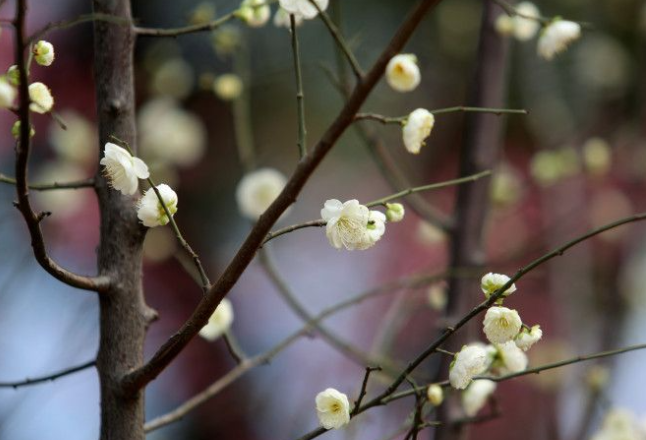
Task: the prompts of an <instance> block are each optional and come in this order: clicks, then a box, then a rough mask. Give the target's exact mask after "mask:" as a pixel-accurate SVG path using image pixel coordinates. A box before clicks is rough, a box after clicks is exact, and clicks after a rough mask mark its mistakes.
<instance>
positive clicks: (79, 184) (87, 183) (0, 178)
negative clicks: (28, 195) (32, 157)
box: [0, 173, 94, 191]
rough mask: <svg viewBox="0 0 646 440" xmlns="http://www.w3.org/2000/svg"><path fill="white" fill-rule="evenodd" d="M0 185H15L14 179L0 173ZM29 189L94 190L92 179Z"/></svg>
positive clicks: (38, 184) (36, 185)
mask: <svg viewBox="0 0 646 440" xmlns="http://www.w3.org/2000/svg"><path fill="white" fill-rule="evenodd" d="M0 183H6V184H8V185H15V184H16V179H14V178H11V177H9V176H5V175H4V174H2V173H0ZM28 188H29V189H31V190H34V191H51V190H56V189H81V188H94V179H91V178H90V179H85V180H77V181H75V182H53V183H31V184H29V186H28Z"/></svg>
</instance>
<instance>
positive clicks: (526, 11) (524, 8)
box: [514, 2, 541, 41]
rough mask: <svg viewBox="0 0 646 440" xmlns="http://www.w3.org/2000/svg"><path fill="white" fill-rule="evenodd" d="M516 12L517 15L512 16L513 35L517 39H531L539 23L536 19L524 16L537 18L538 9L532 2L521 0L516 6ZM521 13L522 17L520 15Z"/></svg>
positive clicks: (538, 15)
mask: <svg viewBox="0 0 646 440" xmlns="http://www.w3.org/2000/svg"><path fill="white" fill-rule="evenodd" d="M516 13H517V14H518V15H516V16H515V17H514V37H516V39H517V40H519V41H527V40H531V39H532V38H534V35H536V32H538V29H539V28H540V27H541V24H540V22H539V21H538V20H532V19H531V18H525V17H534V18H536V19H539V18H540V17H541V13H540V11H539V10H538V8H537V7H536V5H535V4H534V3H531V2H521V3H518V5H517V6H516ZM521 15H523V16H524V17H521Z"/></svg>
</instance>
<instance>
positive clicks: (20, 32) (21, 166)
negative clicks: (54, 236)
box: [15, 0, 110, 293]
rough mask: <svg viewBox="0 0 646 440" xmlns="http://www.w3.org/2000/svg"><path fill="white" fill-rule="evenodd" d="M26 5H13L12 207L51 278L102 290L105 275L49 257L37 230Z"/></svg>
mask: <svg viewBox="0 0 646 440" xmlns="http://www.w3.org/2000/svg"><path fill="white" fill-rule="evenodd" d="M26 12H27V4H26V1H25V0H18V2H17V4H16V19H15V28H16V32H15V34H16V39H15V63H16V65H17V66H18V75H19V79H20V84H19V85H18V91H19V107H18V114H19V120H20V132H19V139H18V142H17V143H16V164H15V175H16V180H15V185H16V193H17V199H18V201H17V202H16V207H17V208H18V210H19V211H20V213H21V214H22V216H23V218H24V219H25V223H26V224H27V228H28V229H29V235H30V236H31V246H32V248H33V251H34V257H35V258H36V261H37V262H38V263H39V264H40V265H41V266H42V267H43V269H45V270H46V271H47V272H48V273H49V274H50V275H52V276H53V277H54V278H56V279H58V280H59V281H62V282H63V283H65V284H67V285H69V286H73V287H77V288H79V289H84V290H90V291H95V292H98V293H105V292H107V291H108V289H109V287H110V279H109V278H108V277H107V276H96V277H88V276H82V275H78V274H75V273H72V272H70V271H68V270H66V269H64V268H62V267H61V266H59V265H58V264H57V263H56V262H55V261H54V260H52V259H51V258H50V256H49V255H48V253H47V249H46V247H45V241H44V238H43V233H42V231H41V229H40V221H41V220H42V217H41V216H40V215H39V214H37V213H35V212H34V211H33V209H32V207H31V202H30V200H29V183H28V180H29V179H28V172H27V165H28V162H29V153H30V146H31V133H30V131H31V122H30V114H29V104H30V98H29V90H28V86H29V82H28V81H29V78H28V72H27V67H26V64H25V51H26V49H28V48H29V43H28V41H27V40H26V38H25V17H26ZM28 52H29V53H31V51H28Z"/></svg>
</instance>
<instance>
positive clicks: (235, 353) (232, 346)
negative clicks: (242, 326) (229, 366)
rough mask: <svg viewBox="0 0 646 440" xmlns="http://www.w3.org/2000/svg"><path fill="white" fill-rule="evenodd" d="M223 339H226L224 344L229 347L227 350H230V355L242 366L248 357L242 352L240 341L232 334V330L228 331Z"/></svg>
mask: <svg viewBox="0 0 646 440" xmlns="http://www.w3.org/2000/svg"><path fill="white" fill-rule="evenodd" d="M222 338H223V339H224V343H225V344H226V346H227V350H229V354H230V355H231V357H232V358H233V360H235V361H236V363H237V364H242V363H243V362H244V361H246V360H247V355H245V354H244V352H243V351H242V347H240V344H239V343H238V340H237V339H236V337H235V336H234V334H233V333H232V332H231V330H227V331H226V332H225V333H224V335H222Z"/></svg>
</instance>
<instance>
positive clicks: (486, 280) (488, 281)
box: [480, 272, 516, 298]
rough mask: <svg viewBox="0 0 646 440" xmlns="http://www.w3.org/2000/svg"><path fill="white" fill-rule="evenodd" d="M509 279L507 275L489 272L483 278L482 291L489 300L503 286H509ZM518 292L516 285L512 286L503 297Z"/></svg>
mask: <svg viewBox="0 0 646 440" xmlns="http://www.w3.org/2000/svg"><path fill="white" fill-rule="evenodd" d="M509 279H510V278H509V277H508V276H507V275H503V274H500V273H493V272H489V273H488V274H486V275H485V276H483V277H482V281H481V282H480V288H481V289H482V292H484V294H485V296H486V297H487V298H489V297H490V296H491V295H493V294H494V293H495V292H496V290H498V289H500V288H501V287H502V286H504V285H505V284H507V282H508V281H509ZM515 291H516V285H515V284H512V285H511V286H509V288H507V290H505V293H503V295H502V296H503V297H506V296H509V295H511V294H512V293H514V292H515Z"/></svg>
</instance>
